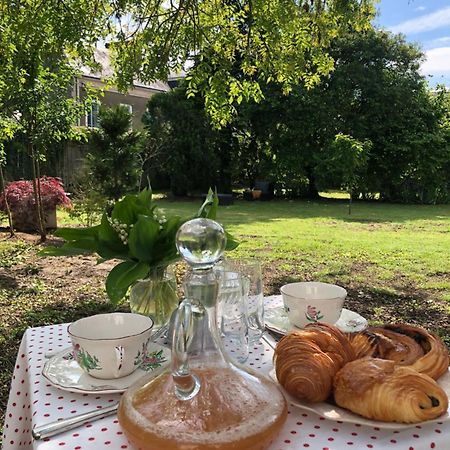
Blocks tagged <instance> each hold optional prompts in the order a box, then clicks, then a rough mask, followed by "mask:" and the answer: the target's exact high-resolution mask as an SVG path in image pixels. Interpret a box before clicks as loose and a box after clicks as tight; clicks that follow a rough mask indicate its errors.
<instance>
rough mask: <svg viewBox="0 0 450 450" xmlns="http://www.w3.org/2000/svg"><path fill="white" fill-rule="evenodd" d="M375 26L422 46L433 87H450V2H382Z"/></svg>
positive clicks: (425, 71) (434, 0) (424, 68)
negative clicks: (399, 34) (439, 85)
mask: <svg viewBox="0 0 450 450" xmlns="http://www.w3.org/2000/svg"><path fill="white" fill-rule="evenodd" d="M378 9H379V16H378V17H377V19H376V20H375V24H376V25H378V26H380V27H383V28H386V29H388V30H390V31H392V32H394V33H402V34H404V35H405V36H406V39H407V41H409V42H415V43H418V44H419V45H420V47H421V48H422V50H423V51H424V52H425V55H426V61H425V62H424V63H423V64H422V67H421V71H422V74H423V75H425V76H426V77H427V80H428V82H429V84H430V86H436V84H445V85H446V86H448V87H450V0H381V1H380V2H379V3H378Z"/></svg>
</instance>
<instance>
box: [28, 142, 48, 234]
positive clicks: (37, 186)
mask: <svg viewBox="0 0 450 450" xmlns="http://www.w3.org/2000/svg"><path fill="white" fill-rule="evenodd" d="M27 141H28V142H27V146H28V151H29V153H30V155H31V160H32V167H33V193H34V201H35V204H36V213H37V220H38V227H39V234H40V236H41V242H45V240H46V239H47V230H46V228H45V224H44V217H43V216H44V214H43V210H42V198H41V193H40V190H41V183H40V180H39V178H38V177H39V174H40V170H39V161H38V160H37V157H36V152H35V149H34V145H33V144H32V142H31V140H30V138H29V137H27Z"/></svg>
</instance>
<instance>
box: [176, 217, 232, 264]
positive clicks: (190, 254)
mask: <svg viewBox="0 0 450 450" xmlns="http://www.w3.org/2000/svg"><path fill="white" fill-rule="evenodd" d="M226 243H227V238H226V236H225V231H224V229H223V228H222V226H221V225H220V224H218V223H217V222H215V221H214V220H211V219H204V218H199V219H192V220H189V221H188V222H186V223H184V224H183V225H182V226H181V227H180V229H179V230H178V233H177V241H176V244H177V249H178V251H179V252H180V255H181V256H182V258H183V259H184V260H185V261H186V262H187V263H188V264H190V265H191V266H193V267H194V268H197V269H207V268H210V267H212V266H213V265H214V263H215V262H216V261H217V260H218V259H219V258H220V257H221V256H222V254H223V252H224V250H225V246H226Z"/></svg>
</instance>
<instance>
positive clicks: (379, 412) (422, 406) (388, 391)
mask: <svg viewBox="0 0 450 450" xmlns="http://www.w3.org/2000/svg"><path fill="white" fill-rule="evenodd" d="M334 399H335V402H336V404H337V405H339V406H341V407H343V408H346V409H349V410H350V411H352V412H354V413H357V414H360V415H361V416H364V417H367V418H369V419H375V420H381V421H386V422H402V423H417V422H422V421H425V420H430V419H434V418H436V417H439V416H441V415H442V414H444V413H445V412H446V411H447V408H448V398H447V395H446V393H445V392H444V390H443V389H442V388H441V387H440V386H439V385H438V384H437V383H436V381H434V380H433V379H432V378H431V377H429V376H428V375H424V374H420V373H418V372H416V371H415V370H414V369H412V368H410V367H404V366H399V365H396V364H395V362H394V361H390V360H384V359H379V358H370V357H366V358H362V359H357V360H355V361H352V362H350V363H348V364H346V365H345V366H344V367H343V368H342V369H341V370H340V371H339V372H338V373H337V374H336V376H335V378H334Z"/></svg>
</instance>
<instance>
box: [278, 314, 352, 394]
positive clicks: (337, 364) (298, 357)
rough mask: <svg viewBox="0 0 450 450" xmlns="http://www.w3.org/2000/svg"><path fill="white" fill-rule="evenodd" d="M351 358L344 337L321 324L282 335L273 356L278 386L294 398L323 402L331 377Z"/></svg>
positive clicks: (332, 327) (331, 381) (333, 328)
mask: <svg viewBox="0 0 450 450" xmlns="http://www.w3.org/2000/svg"><path fill="white" fill-rule="evenodd" d="M353 359H355V353H354V351H353V348H352V347H351V345H350V343H349V341H348V339H347V338H346V337H345V335H344V334H343V333H342V332H341V331H340V330H339V329H338V328H336V327H334V326H332V325H327V324H323V323H317V324H310V325H307V326H306V327H305V328H304V329H302V330H297V331H294V332H292V333H290V334H288V335H287V336H284V337H283V338H282V339H281V340H280V342H279V343H278V345H277V347H276V349H275V354H274V363H275V370H276V374H277V379H278V381H279V383H280V384H281V385H282V386H283V387H284V388H285V389H286V391H288V392H289V393H290V394H291V395H293V396H294V397H296V398H298V399H300V400H307V401H309V402H321V401H324V400H326V399H327V398H328V397H329V396H330V394H331V391H332V387H333V378H334V376H335V375H336V373H337V372H338V370H339V369H341V367H343V366H344V365H345V364H346V363H347V362H349V361H352V360H353Z"/></svg>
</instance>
